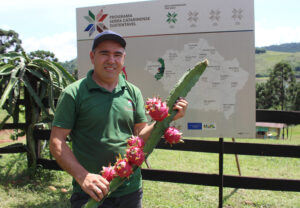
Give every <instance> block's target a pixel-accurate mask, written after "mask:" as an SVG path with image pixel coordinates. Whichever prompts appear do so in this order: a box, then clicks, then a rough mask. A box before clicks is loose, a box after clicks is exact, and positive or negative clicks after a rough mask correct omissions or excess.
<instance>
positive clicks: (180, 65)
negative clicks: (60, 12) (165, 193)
mask: <svg viewBox="0 0 300 208" xmlns="http://www.w3.org/2000/svg"><path fill="white" fill-rule="evenodd" d="M253 7H254V2H253V1H249V0H227V1H226V3H224V1H222V0H205V1H204V0H203V1H199V0H184V1H183V0H182V1H179V0H158V1H146V2H138V3H127V4H118V5H102V6H95V7H88V8H78V9H77V46H78V69H79V75H80V77H84V76H85V75H86V73H87V71H88V70H89V69H91V68H92V65H91V63H90V60H89V51H90V50H91V45H92V40H93V38H94V36H95V35H97V34H98V33H99V32H101V31H103V30H106V29H110V30H113V31H116V32H118V33H120V34H122V35H123V36H124V37H125V39H126V41H127V48H126V61H125V62H126V63H125V65H126V71H127V74H128V80H129V81H131V82H132V83H134V84H135V85H137V86H138V87H139V88H140V89H141V91H142V93H143V95H144V98H146V97H152V96H153V95H159V96H160V97H162V98H163V99H165V98H166V97H167V96H168V94H169V92H170V91H171V89H172V88H173V86H174V85H175V84H176V82H177V81H178V80H179V78H180V77H181V76H182V74H183V73H184V72H185V71H186V70H188V69H189V68H191V67H193V66H194V65H195V64H196V63H197V62H199V61H201V60H203V59H208V61H209V66H208V68H207V69H206V71H205V72H204V74H203V75H202V77H201V78H200V81H199V82H198V83H197V85H196V86H195V87H194V88H193V89H192V91H191V92H190V93H189V95H188V97H187V98H186V99H187V100H188V101H189V109H188V111H187V114H186V117H185V118H183V119H180V120H178V121H175V122H174V123H173V125H175V126H177V127H179V128H180V129H181V131H183V133H184V135H185V136H195V137H237V138H243V137H245V138H254V137H255V69H254V61H255V60H254V51H255V49H254V8H253Z"/></svg>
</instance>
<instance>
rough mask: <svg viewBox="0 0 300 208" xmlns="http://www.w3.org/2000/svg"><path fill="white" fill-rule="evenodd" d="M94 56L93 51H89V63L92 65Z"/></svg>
mask: <svg viewBox="0 0 300 208" xmlns="http://www.w3.org/2000/svg"><path fill="white" fill-rule="evenodd" d="M94 57H95V54H94V52H93V51H91V52H90V59H91V63H92V64H93V65H94V63H95V61H94Z"/></svg>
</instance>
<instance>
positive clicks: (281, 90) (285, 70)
mask: <svg viewBox="0 0 300 208" xmlns="http://www.w3.org/2000/svg"><path fill="white" fill-rule="evenodd" d="M266 90H267V91H268V92H267V93H269V95H270V96H271V99H272V107H273V108H275V109H281V110H291V108H292V106H293V103H295V96H296V77H295V74H294V71H293V70H292V67H291V65H290V64H288V63H285V62H280V63H277V64H276V65H275V66H274V68H273V70H272V71H271V72H270V76H269V80H268V81H267V83H266Z"/></svg>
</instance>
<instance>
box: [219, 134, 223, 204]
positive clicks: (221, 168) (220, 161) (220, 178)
mask: <svg viewBox="0 0 300 208" xmlns="http://www.w3.org/2000/svg"><path fill="white" fill-rule="evenodd" d="M219 148H220V149H219V208H222V207H223V185H224V176H223V154H224V139H223V138H219Z"/></svg>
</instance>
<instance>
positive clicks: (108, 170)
mask: <svg viewBox="0 0 300 208" xmlns="http://www.w3.org/2000/svg"><path fill="white" fill-rule="evenodd" d="M101 175H102V177H103V178H105V179H106V180H107V181H108V182H110V181H112V179H114V178H115V176H116V171H115V167H114V166H111V165H110V164H109V165H108V167H104V166H103V168H102V171H101Z"/></svg>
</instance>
